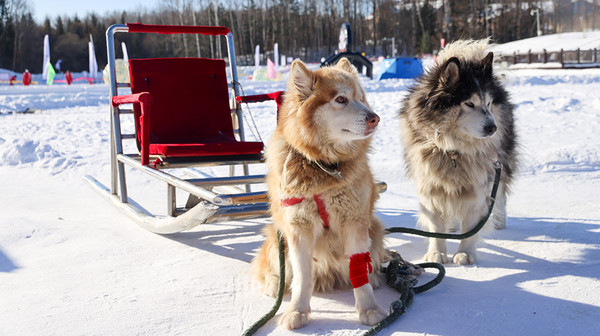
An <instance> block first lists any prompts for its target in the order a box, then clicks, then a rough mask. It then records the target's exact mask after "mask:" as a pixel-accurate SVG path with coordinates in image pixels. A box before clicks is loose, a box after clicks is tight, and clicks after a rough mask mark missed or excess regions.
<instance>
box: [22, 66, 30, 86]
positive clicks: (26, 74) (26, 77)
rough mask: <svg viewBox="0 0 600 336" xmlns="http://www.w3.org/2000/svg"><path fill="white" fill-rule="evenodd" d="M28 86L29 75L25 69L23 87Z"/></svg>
mask: <svg viewBox="0 0 600 336" xmlns="http://www.w3.org/2000/svg"><path fill="white" fill-rule="evenodd" d="M29 84H31V73H30V72H29V70H28V69H25V72H23V85H25V86H27V85H29Z"/></svg>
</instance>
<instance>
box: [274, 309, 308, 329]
mask: <svg viewBox="0 0 600 336" xmlns="http://www.w3.org/2000/svg"><path fill="white" fill-rule="evenodd" d="M307 324H308V313H301V312H299V311H297V310H288V311H286V312H285V313H283V315H281V318H280V319H279V325H280V326H282V327H285V328H288V329H290V330H291V329H298V328H300V327H303V326H305V325H307Z"/></svg>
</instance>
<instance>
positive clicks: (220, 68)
mask: <svg viewBox="0 0 600 336" xmlns="http://www.w3.org/2000/svg"><path fill="white" fill-rule="evenodd" d="M116 33H157V34H203V35H211V36H216V37H217V38H220V36H225V37H226V40H227V50H228V61H229V62H228V63H229V64H226V62H225V60H222V59H209V58H150V59H130V61H129V68H130V83H121V82H118V81H117V78H116V75H115V63H116V61H115V46H114V35H115V34H116ZM106 37H107V39H106V40H107V54H108V64H109V78H110V102H111V107H110V111H111V113H110V116H111V132H110V134H111V137H110V153H111V183H110V187H105V186H104V185H102V184H101V183H100V182H98V181H97V180H96V179H94V178H93V177H91V176H86V177H85V181H86V182H88V183H89V184H90V185H91V186H92V187H94V188H95V189H96V190H98V191H100V192H102V193H103V194H104V195H106V196H107V197H108V198H109V199H110V200H112V201H113V202H114V203H115V204H116V205H117V206H119V207H120V208H121V209H123V210H125V212H126V213H128V214H129V215H130V216H131V217H133V218H134V219H135V220H136V221H137V222H138V224H140V225H141V226H142V227H144V228H146V229H148V230H150V231H152V232H156V233H161V234H168V233H175V232H180V231H185V230H189V229H191V228H193V227H195V226H197V225H199V224H203V223H211V222H218V221H226V220H234V219H249V218H257V217H263V216H266V214H267V210H268V203H267V197H266V192H264V191H258V192H252V191H251V187H250V186H251V185H252V184H257V183H264V179H265V176H264V175H250V174H249V165H250V164H255V163H262V162H263V147H264V146H263V143H262V142H257V141H245V136H244V127H243V118H242V110H241V106H240V103H242V102H245V103H248V102H260V101H265V100H276V102H277V104H278V105H279V104H280V103H281V98H282V96H281V94H282V92H275V93H269V94H264V95H255V96H246V97H240V96H239V92H240V87H239V82H238V74H237V69H236V62H235V51H234V43H233V35H232V34H231V32H230V31H229V29H228V28H226V27H211V26H169V25H144V24H139V23H138V24H131V23H128V24H125V25H120V24H117V25H112V26H111V27H109V28H108V30H107V32H106ZM227 65H228V68H229V78H228V76H227V73H226V67H227ZM128 87H130V88H131V94H120V93H119V90H121V89H126V88H128ZM129 106H133V108H129ZM125 115H129V116H133V119H134V124H135V133H134V134H124V133H123V132H122V124H121V118H122V117H123V118H125ZM124 140H132V141H135V142H136V144H137V149H138V150H139V152H136V153H125V152H124V146H123V142H124ZM130 147H131V146H130ZM126 165H127V166H128V167H133V168H135V170H138V171H141V172H144V173H146V174H148V175H150V176H152V177H153V178H156V179H158V180H160V181H163V182H165V183H166V184H167V214H166V215H154V214H151V213H150V212H149V211H147V210H146V209H145V208H144V207H142V206H141V205H139V204H138V203H137V202H135V201H133V200H132V199H130V198H129V197H128V193H127V179H126V174H125V166H126ZM218 165H221V166H228V167H229V176H225V177H197V178H196V177H194V178H182V177H180V176H181V175H182V174H179V173H178V172H179V171H181V169H180V168H189V167H200V166H218ZM236 166H238V167H241V168H242V169H241V170H242V173H241V174H239V175H236V174H235V170H236V169H235V167H236ZM219 187H221V188H222V187H226V188H227V189H228V190H227V191H225V192H217V189H219ZM231 189H233V190H231ZM176 190H182V191H184V192H186V193H189V198H188V200H187V202H186V204H185V205H183V206H178V205H177V203H178V202H177V201H176Z"/></svg>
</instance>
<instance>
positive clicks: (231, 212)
mask: <svg viewBox="0 0 600 336" xmlns="http://www.w3.org/2000/svg"><path fill="white" fill-rule="evenodd" d="M215 31H216V33H215ZM207 32H208V33H207ZM116 33H158V34H204V35H213V36H216V38H219V35H221V36H225V37H226V40H227V50H228V60H229V75H230V82H229V83H228V87H229V89H230V90H231V93H230V94H229V106H230V109H231V112H232V122H233V128H234V134H235V135H236V136H237V138H238V140H239V141H244V127H243V122H242V120H243V118H242V110H241V104H239V102H240V101H245V102H258V101H264V100H267V99H273V98H267V97H262V96H265V95H260V96H261V98H260V99H251V97H252V96H248V97H239V92H240V88H239V82H238V74H237V67H236V61H235V48H234V43H233V35H232V33H231V32H230V31H229V29H228V28H226V27H206V26H169V25H142V24H125V25H124V24H115V25H112V26H110V27H109V28H108V29H107V31H106V43H107V54H108V66H109V77H110V103H111V104H110V105H111V107H110V120H111V123H110V124H111V132H110V153H111V160H110V162H111V164H110V167H111V182H110V187H109V188H107V187H105V186H104V185H102V184H101V183H100V182H98V181H97V180H96V179H95V178H93V177H92V176H89V175H88V176H85V177H84V180H85V181H86V182H87V183H88V184H89V185H90V186H92V188H93V189H95V190H96V191H98V192H100V193H101V194H103V195H104V196H106V197H107V198H108V199H110V200H111V201H112V202H113V203H114V204H115V205H117V207H119V208H120V209H121V210H123V211H124V212H126V213H127V214H128V215H129V216H130V217H132V218H133V219H134V220H135V221H136V222H137V223H138V224H139V225H140V226H142V227H143V228H145V229H147V230H149V231H152V232H155V233H160V234H169V233H176V232H180V231H185V230H189V229H192V228H193V227H195V226H197V225H199V224H204V223H214V222H222V221H227V220H237V219H250V218H260V217H266V216H267V214H268V208H269V206H268V200H267V196H266V192H265V191H259V192H251V188H250V185H251V184H256V183H265V175H250V174H249V168H248V165H249V164H252V163H262V162H264V159H263V157H262V153H261V154H258V155H254V154H246V155H237V156H223V157H218V156H217V157H214V156H213V157H209V156H206V157H198V158H191V159H190V158H185V159H183V158H173V159H171V158H165V157H163V156H152V155H151V156H150V159H151V160H154V159H157V158H159V159H160V160H161V162H160V163H159V164H155V165H154V167H153V166H151V165H143V164H142V157H141V155H140V154H126V153H124V152H123V140H127V139H132V140H134V141H135V139H136V134H123V133H122V131H121V120H120V118H121V115H131V116H132V117H133V113H134V112H133V109H123V108H121V107H120V105H119V104H115V103H114V102H115V100H114V99H113V98H114V97H118V96H119V93H118V90H119V88H129V87H131V85H130V84H129V83H118V82H117V78H116V77H117V76H116V58H115V45H114V35H115V34H116ZM144 94H146V93H142V95H144ZM148 95H149V94H148ZM131 96H134V95H131ZM120 98H122V97H120ZM236 98H237V100H236ZM240 98H248V99H240ZM122 103H123V102H122ZM125 103H135V101H131V102H125ZM138 103H139V101H138ZM155 162H156V161H155ZM125 165H128V166H129V167H133V168H135V169H137V170H139V171H141V172H143V173H146V174H148V175H150V176H152V177H153V178H156V179H158V180H160V181H163V182H166V184H167V215H166V216H164V215H153V214H151V213H150V212H149V211H147V210H146V209H144V208H143V207H142V206H141V205H140V204H138V203H137V202H135V201H133V200H132V199H130V198H129V197H128V195H127V184H126V176H125ZM214 165H228V166H229V176H227V177H210V178H193V179H182V178H179V177H177V176H175V175H173V174H170V173H168V172H165V171H162V170H161V169H171V168H183V167H199V166H214ZM235 165H241V166H242V170H243V175H241V176H235ZM217 186H243V187H244V188H243V189H240V188H236V190H235V191H234V192H233V193H227V194H219V193H216V192H215V191H213V190H212V188H213V187H217ZM176 189H181V190H183V191H185V192H187V193H189V194H190V199H188V203H187V204H186V206H185V207H183V208H177V207H176V196H175V195H176Z"/></svg>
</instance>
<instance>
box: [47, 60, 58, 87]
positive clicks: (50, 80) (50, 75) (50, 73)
mask: <svg viewBox="0 0 600 336" xmlns="http://www.w3.org/2000/svg"><path fill="white" fill-rule="evenodd" d="M47 69H48V74H47V76H48V77H47V78H46V84H48V85H52V83H53V82H54V76H55V75H56V71H54V68H53V67H52V63H50V61H48V63H47Z"/></svg>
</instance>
